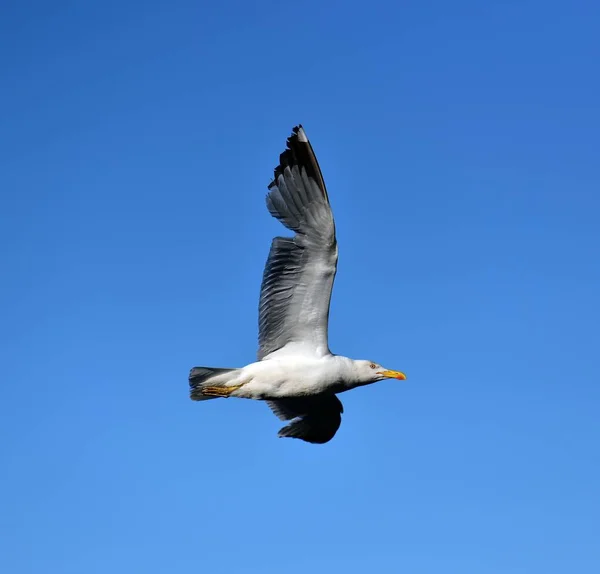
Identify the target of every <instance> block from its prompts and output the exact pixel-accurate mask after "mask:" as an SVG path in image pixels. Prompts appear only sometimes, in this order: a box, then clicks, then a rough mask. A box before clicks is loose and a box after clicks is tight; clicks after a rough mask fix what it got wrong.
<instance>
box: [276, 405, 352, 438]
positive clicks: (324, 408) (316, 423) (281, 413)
mask: <svg viewBox="0 0 600 574" xmlns="http://www.w3.org/2000/svg"><path fill="white" fill-rule="evenodd" d="M267 404H268V405H269V407H270V408H271V410H272V411H273V412H274V413H275V415H277V417H279V418H280V419H281V420H284V421H288V420H291V421H292V422H291V423H290V424H289V425H287V426H285V427H283V428H282V429H281V430H280V431H279V436H280V437H290V438H299V439H301V440H303V441H306V442H311V443H316V444H323V443H326V442H329V441H330V440H331V439H332V438H333V437H334V435H335V433H336V432H337V430H338V429H339V428H340V424H341V423H342V413H343V412H344V407H343V406H342V403H341V401H340V399H338V398H337V397H336V396H335V395H314V396H310V397H294V398H289V399H287V398H286V399H277V400H273V401H267Z"/></svg>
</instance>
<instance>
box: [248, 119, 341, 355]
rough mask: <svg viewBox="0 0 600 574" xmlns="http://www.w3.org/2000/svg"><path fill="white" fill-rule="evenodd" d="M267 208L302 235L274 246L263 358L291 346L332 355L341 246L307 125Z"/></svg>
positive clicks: (265, 292) (266, 283)
mask: <svg viewBox="0 0 600 574" xmlns="http://www.w3.org/2000/svg"><path fill="white" fill-rule="evenodd" d="M267 207H268V208H269V211H270V212H271V215H273V217H276V218H277V219H279V221H281V222H282V223H283V224H284V225H285V226H286V227H287V228H288V229H290V230H292V231H294V232H295V233H296V235H295V236H294V237H276V238H275V239H274V240H273V243H272V245H271V251H270V253H269V258H268V260H267V264H266V266H265V271H264V275H263V281H262V286H261V292H260V304H259V337H258V338H259V351H258V358H259V360H260V359H262V358H264V357H265V356H266V355H268V354H269V353H272V352H274V351H277V350H278V349H281V348H282V347H284V346H285V345H287V344H289V343H298V344H301V345H302V347H303V351H304V352H310V353H315V354H317V355H319V356H323V355H326V354H328V353H329V346H328V343H327V324H328V318H329V302H330V299H331V289H332V287H333V281H334V278H335V273H336V268H337V258H338V252H337V242H336V239H335V224H334V221H333V214H332V212H331V207H330V205H329V198H328V197H327V190H326V188H325V182H324V181H323V176H322V174H321V169H320V168H319V164H318V162H317V158H316V157H315V154H314V152H313V149H312V146H311V145H310V142H309V141H308V139H307V137H306V134H305V133H304V130H303V129H302V126H297V127H295V128H294V130H293V134H292V135H291V136H290V137H289V138H288V140H287V149H286V150H285V151H284V152H283V153H282V154H281V156H280V159H279V165H278V166H277V167H276V168H275V179H274V181H273V182H272V183H271V185H269V193H268V195H267Z"/></svg>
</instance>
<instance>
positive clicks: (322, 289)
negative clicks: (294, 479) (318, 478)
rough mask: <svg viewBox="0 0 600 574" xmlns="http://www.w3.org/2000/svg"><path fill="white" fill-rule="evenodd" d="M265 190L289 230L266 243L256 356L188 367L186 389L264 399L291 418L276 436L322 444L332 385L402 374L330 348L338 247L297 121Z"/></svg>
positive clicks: (334, 404) (328, 435)
mask: <svg viewBox="0 0 600 574" xmlns="http://www.w3.org/2000/svg"><path fill="white" fill-rule="evenodd" d="M268 190H269V191H268V194H267V207H268V209H269V212H270V213H271V215H272V216H273V217H275V218H277V219H278V220H279V221H281V223H283V225H285V227H287V228H288V229H289V230H290V231H293V232H294V233H295V235H294V236H293V237H275V239H273V242H272V244H271V250H270V252H269V257H268V259H267V263H266V266H265V270H264V274H263V279H262V285H261V291H260V301H259V321H258V322H259V335H258V340H259V350H258V357H257V358H258V360H257V361H256V362H254V363H251V364H249V365H246V366H245V367H242V368H230V369H225V368H212V367H194V368H193V369H192V370H191V371H190V375H189V384H190V397H191V399H192V400H194V401H204V400H208V399H216V398H220V397H223V398H228V397H239V398H246V399H255V400H260V401H265V402H266V403H267V405H268V406H269V407H270V408H271V410H272V411H273V413H274V414H275V415H276V416H277V417H279V418H280V419H281V420H283V421H287V422H288V424H287V426H285V427H283V428H282V429H281V430H280V431H279V435H278V436H280V437H291V438H297V439H301V440H303V441H306V442H309V443H313V444H323V443H326V442H328V441H330V440H331V439H332V438H333V437H334V435H335V433H336V432H337V430H338V429H339V427H340V424H341V422H342V412H343V410H344V409H343V406H342V403H341V402H340V400H339V399H338V397H337V394H338V393H342V392H344V391H349V390H350V389H354V388H356V387H361V386H364V385H369V384H371V383H375V382H377V381H381V380H383V379H398V380H406V376H405V375H404V373H402V372H400V371H392V370H389V369H386V368H384V367H382V366H381V365H380V364H379V363H376V362H374V361H366V360H354V359H349V358H348V357H343V356H341V355H334V354H333V353H331V351H330V350H329V344H328V340H327V327H328V322H329V303H330V299H331V290H332V287H333V281H334V279H335V274H336V269H337V261H338V245H337V241H336V237H335V223H334V220H333V213H332V211H331V206H330V205H329V197H328V195H327V189H326V187H325V181H324V180H323V175H322V174H321V169H320V167H319V164H318V162H317V158H316V156H315V153H314V151H313V148H312V146H311V144H310V142H309V140H308V138H307V137H306V132H305V131H304V129H303V128H302V126H301V125H298V126H296V127H295V128H293V130H292V134H291V136H290V137H289V138H288V139H287V147H286V149H285V151H284V152H283V153H282V154H281V155H280V157H279V165H278V166H277V167H276V168H275V175H274V180H273V181H272V182H271V183H270V184H269V186H268Z"/></svg>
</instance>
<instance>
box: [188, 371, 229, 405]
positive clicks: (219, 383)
mask: <svg viewBox="0 0 600 574" xmlns="http://www.w3.org/2000/svg"><path fill="white" fill-rule="evenodd" d="M237 370H238V369H216V368H212V367H194V368H193V369H192V370H191V371H190V376H189V382H190V398H191V399H192V400H193V401H207V400H209V399H216V398H218V397H215V396H210V397H209V396H206V395H203V394H202V388H203V387H224V386H226V384H227V381H229V380H230V379H231V373H233V372H234V371H237Z"/></svg>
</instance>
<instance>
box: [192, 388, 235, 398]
mask: <svg viewBox="0 0 600 574" xmlns="http://www.w3.org/2000/svg"><path fill="white" fill-rule="evenodd" d="M241 386H242V385H235V386H233V387H203V388H202V394H203V395H204V396H205V397H224V398H227V397H228V396H230V395H231V393H233V391H237V390H238V389H239V388H240V387H241Z"/></svg>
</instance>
